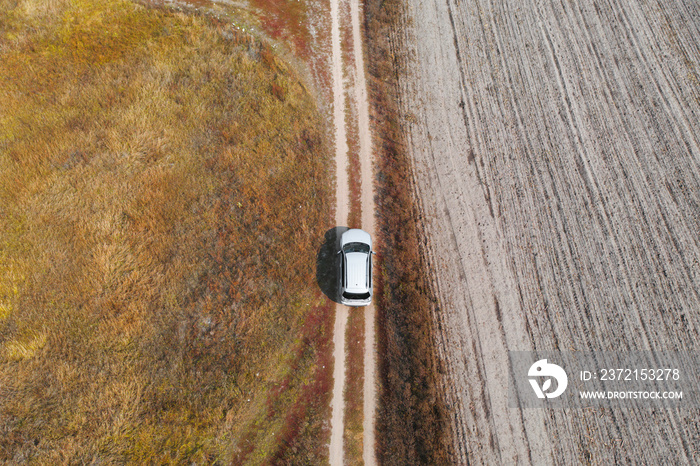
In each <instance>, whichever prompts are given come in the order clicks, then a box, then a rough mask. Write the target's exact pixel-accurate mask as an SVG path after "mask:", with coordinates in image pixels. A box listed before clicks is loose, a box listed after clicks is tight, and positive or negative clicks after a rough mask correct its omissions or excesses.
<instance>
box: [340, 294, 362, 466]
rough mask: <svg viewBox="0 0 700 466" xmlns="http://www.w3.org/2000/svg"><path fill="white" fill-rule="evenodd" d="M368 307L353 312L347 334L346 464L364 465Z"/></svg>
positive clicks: (344, 435) (351, 312)
mask: <svg viewBox="0 0 700 466" xmlns="http://www.w3.org/2000/svg"><path fill="white" fill-rule="evenodd" d="M364 311H365V309H364V308H359V309H352V310H351V311H350V315H349V317H348V326H347V332H346V337H345V341H346V345H345V346H346V348H347V349H346V352H347V360H346V366H345V367H346V369H345V380H346V383H345V395H344V397H343V398H344V399H345V420H344V422H345V431H344V433H343V440H344V449H345V464H361V463H362V449H363V446H362V438H363V430H362V421H363V419H364V417H363V400H364V397H363V392H362V391H363V384H364V351H363V350H364V344H365V315H364Z"/></svg>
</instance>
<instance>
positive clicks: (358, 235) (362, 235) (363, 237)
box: [340, 228, 372, 250]
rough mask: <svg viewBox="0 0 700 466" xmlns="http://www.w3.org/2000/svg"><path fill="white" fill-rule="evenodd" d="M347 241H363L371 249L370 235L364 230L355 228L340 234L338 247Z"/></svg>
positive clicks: (347, 242)
mask: <svg viewBox="0 0 700 466" xmlns="http://www.w3.org/2000/svg"><path fill="white" fill-rule="evenodd" d="M349 243H364V244H367V245H369V248H370V250H371V249H372V237H371V236H370V235H369V233H367V232H366V231H364V230H360V229H357V228H353V229H350V230H348V231H346V232H345V233H343V234H342V235H341V236H340V247H341V248H342V247H343V246H345V245H346V244H349Z"/></svg>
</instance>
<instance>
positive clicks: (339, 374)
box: [330, 0, 376, 465]
mask: <svg viewBox="0 0 700 466" xmlns="http://www.w3.org/2000/svg"><path fill="white" fill-rule="evenodd" d="M340 6H341V5H340V0H331V28H332V30H331V47H332V63H331V70H332V80H333V123H334V126H335V141H336V142H335V150H336V152H335V163H336V182H337V184H336V202H337V206H336V216H335V222H336V225H338V226H344V225H347V223H348V214H349V202H350V189H349V186H348V183H349V180H348V174H347V168H348V149H349V148H348V144H347V134H348V132H347V130H346V125H347V124H348V123H347V121H346V118H345V108H346V105H345V103H346V98H348V97H349V98H350V100H351V105H353V106H354V111H355V114H356V115H357V126H358V127H357V130H358V131H357V133H358V137H359V141H358V146H359V160H360V166H359V167H357V168H358V169H359V171H360V180H361V196H360V201H361V209H362V219H361V222H362V225H361V227H362V229H363V230H365V231H367V232H368V233H369V234H370V235H372V237H373V238H374V237H375V234H374V230H375V228H374V225H375V220H374V212H375V205H374V195H373V185H374V183H373V179H374V177H373V172H372V166H373V160H372V138H371V134H370V120H369V104H368V101H367V84H366V79H365V68H364V57H363V47H362V33H361V29H360V18H361V15H362V9H361V6H360V4H359V0H350V16H351V18H350V23H351V24H350V26H351V30H352V50H353V57H354V60H353V62H352V63H349V62H348V63H344V62H343V58H344V57H343V53H342V46H341V24H340V22H341V19H342V18H341V17H342V15H341V14H340V11H341V9H340ZM346 67H347V68H350V69H351V70H352V71H351V72H352V74H353V76H354V79H353V81H352V83H353V84H354V85H353V88H352V89H351V92H350V93H349V94H346V92H345V80H344V78H343V72H344V69H345V68H346ZM353 226H354V225H353ZM335 307H336V315H335V325H334V330H333V332H334V333H333V343H334V352H333V355H334V358H335V366H334V369H333V378H334V385H333V398H332V401H331V408H332V416H331V442H330V464H331V465H342V464H343V432H344V430H345V427H344V422H343V417H344V411H345V403H344V399H343V393H344V390H345V374H346V364H345V356H346V354H345V350H346V346H345V340H346V339H345V334H346V331H347V320H348V316H349V311H350V310H349V308H348V307H347V306H343V305H341V304H336V306H335ZM358 311H359V312H362V310H360V309H358V310H353V312H358ZM364 312H365V348H364V386H363V392H364V393H363V395H364V396H363V461H364V464H365V465H373V464H376V458H375V452H374V419H375V412H376V388H375V387H376V376H375V374H376V352H375V344H374V342H375V330H374V322H375V317H376V312H375V309H374V305H370V306H367V307H365V308H364Z"/></svg>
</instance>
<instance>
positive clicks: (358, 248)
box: [343, 243, 369, 254]
mask: <svg viewBox="0 0 700 466" xmlns="http://www.w3.org/2000/svg"><path fill="white" fill-rule="evenodd" d="M343 250H344V251H345V252H364V253H366V254H369V245H368V244H364V243H348V244H346V245H345V246H344V247H343Z"/></svg>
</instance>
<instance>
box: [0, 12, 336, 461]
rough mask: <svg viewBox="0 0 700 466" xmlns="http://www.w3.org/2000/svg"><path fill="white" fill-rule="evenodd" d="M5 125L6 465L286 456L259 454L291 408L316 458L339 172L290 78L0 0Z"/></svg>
mask: <svg viewBox="0 0 700 466" xmlns="http://www.w3.org/2000/svg"><path fill="white" fill-rule="evenodd" d="M0 109H1V110H0V397H2V403H0V460H2V461H15V462H24V461H32V462H40V463H58V462H90V461H93V460H95V459H101V460H103V461H106V462H110V463H111V462H115V463H121V462H124V461H134V462H154V463H164V462H165V463H169V462H175V463H182V462H187V461H214V460H222V461H229V460H231V459H232V458H234V457H236V458H241V459H244V460H246V461H248V462H252V463H255V462H264V461H266V460H268V459H269V458H271V457H272V455H277V458H284V457H285V454H286V453H285V452H284V451H282V450H281V449H280V448H282V449H283V447H280V445H277V444H275V443H274V442H265V441H260V440H259V439H265V438H274V435H275V434H277V433H279V431H280V430H281V429H287V430H286V431H285V432H286V433H287V435H288V436H289V435H290V434H289V432H288V431H289V428H288V424H289V423H290V422H291V421H290V422H287V423H286V424H285V415H286V413H287V412H288V411H289V410H290V409H291V407H292V406H295V404H298V403H299V400H300V399H302V398H303V399H304V400H306V405H305V408H304V409H303V410H297V411H295V412H300V413H302V414H303V416H305V417H304V419H303V420H304V422H305V423H303V426H304V427H303V428H302V429H297V430H296V431H294V432H295V435H296V434H299V435H301V436H302V437H304V436H306V437H308V438H314V439H315V442H317V443H318V445H322V444H323V438H324V437H325V432H324V431H323V429H322V419H323V416H324V415H325V413H324V412H323V410H324V409H325V408H323V406H325V405H324V404H323V403H317V404H314V403H315V401H314V400H316V401H318V399H320V398H318V397H317V398H314V399H311V398H309V396H310V395H309V393H310V392H313V391H314V390H318V389H319V386H318V383H320V382H319V381H322V380H323V377H324V376H326V370H325V368H322V367H321V366H320V363H319V361H325V359H324V354H323V352H324V351H325V346H324V343H323V342H324V341H325V340H324V338H326V335H325V334H326V332H327V331H328V329H327V322H328V319H327V312H325V311H324V310H323V309H320V308H319V306H318V304H319V301H320V299H319V298H318V294H317V293H316V292H315V288H316V287H315V281H314V273H315V270H314V267H315V255H316V249H317V246H318V245H319V244H320V243H319V238H323V233H322V232H323V230H324V228H326V227H327V225H326V223H327V221H328V219H329V218H330V214H329V211H330V207H329V193H330V191H329V189H328V185H329V184H330V180H329V176H330V175H329V172H328V170H327V169H326V164H327V163H328V159H329V157H328V149H327V147H326V145H325V144H324V141H323V138H322V137H321V134H322V133H321V132H320V131H319V129H318V128H319V126H320V123H319V122H320V119H319V116H318V114H317V111H316V108H315V104H314V102H313V100H312V99H311V98H310V96H309V94H308V93H307V91H306V89H305V88H304V86H303V84H302V83H300V81H299V79H298V78H297V76H296V75H295V73H294V72H293V71H292V70H290V69H288V68H287V67H286V66H285V65H284V64H283V63H282V62H281V61H280V60H279V59H278V58H276V57H275V56H274V55H273V54H272V53H271V51H270V49H269V48H267V47H266V46H264V45H262V44H260V43H258V42H256V41H254V40H252V39H250V38H249V37H247V36H244V35H241V34H240V33H238V32H236V31H235V30H231V29H230V28H228V27H227V26H226V25H224V24H220V23H215V22H212V21H211V20H208V19H206V18H203V17H198V16H189V15H184V14H181V13H173V12H169V11H166V10H159V9H148V8H144V7H143V6H140V5H136V4H133V3H129V2H126V1H123V0H115V1H98V0H74V1H63V0H53V1H38V0H0ZM310 319H311V320H310ZM309 322H313V325H311V324H310V323H309ZM300 335H303V337H302V336H300ZM329 368H330V366H329ZM315 383H316V385H314V384H315ZM282 385H284V386H283V387H282V388H280V387H281V386H282ZM316 395H318V393H316ZM294 425H296V424H294ZM285 426H287V427H285ZM292 430H293V429H292ZM292 437H294V436H292ZM250 439H253V440H254V441H255V442H254V443H255V447H254V448H253V449H252V450H250V449H248V450H246V448H247V447H246V446H245V445H244V443H245V442H246V441H248V440H250ZM256 439H258V440H256ZM312 446H313V445H312ZM321 450H322V449H320V450H318V451H321ZM241 451H245V454H243V455H242V454H241ZM309 451H311V453H310V454H315V452H316V450H314V449H313V448H311V449H310V450H309ZM319 454H320V453H319ZM236 455H238V456H236ZM241 455H242V456H241ZM311 459H313V458H311Z"/></svg>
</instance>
